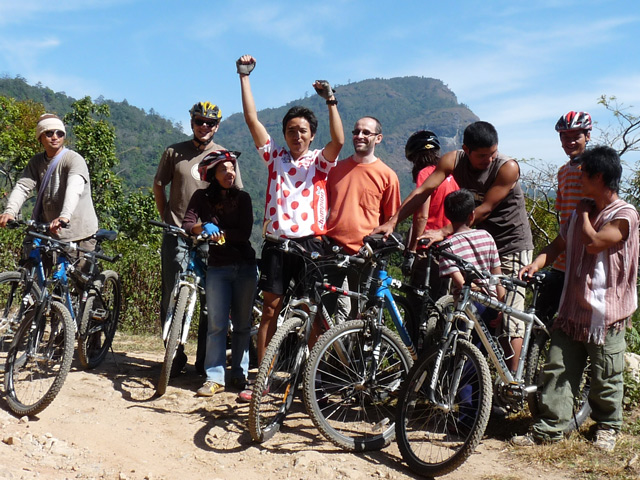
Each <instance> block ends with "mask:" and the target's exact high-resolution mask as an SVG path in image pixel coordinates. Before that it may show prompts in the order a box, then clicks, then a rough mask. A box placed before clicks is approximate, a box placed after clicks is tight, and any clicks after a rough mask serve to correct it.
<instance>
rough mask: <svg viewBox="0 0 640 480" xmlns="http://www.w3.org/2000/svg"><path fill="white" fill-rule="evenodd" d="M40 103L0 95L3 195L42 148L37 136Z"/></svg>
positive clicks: (40, 109) (40, 111) (1, 179)
mask: <svg viewBox="0 0 640 480" xmlns="http://www.w3.org/2000/svg"><path fill="white" fill-rule="evenodd" d="M43 113H44V108H43V107H42V105H41V104H39V103H36V102H34V101H32V100H25V101H19V100H15V99H13V98H7V97H2V96H0V195H5V194H6V193H8V192H10V191H11V190H12V189H13V186H14V185H15V182H16V180H17V178H18V176H19V175H20V173H21V172H22V170H23V169H24V167H25V166H26V165H27V162H29V159H30V158H31V157H32V156H33V155H35V153H36V152H38V151H39V149H40V144H39V143H38V141H37V140H36V138H35V133H36V124H37V123H38V117H40V115H42V114H43Z"/></svg>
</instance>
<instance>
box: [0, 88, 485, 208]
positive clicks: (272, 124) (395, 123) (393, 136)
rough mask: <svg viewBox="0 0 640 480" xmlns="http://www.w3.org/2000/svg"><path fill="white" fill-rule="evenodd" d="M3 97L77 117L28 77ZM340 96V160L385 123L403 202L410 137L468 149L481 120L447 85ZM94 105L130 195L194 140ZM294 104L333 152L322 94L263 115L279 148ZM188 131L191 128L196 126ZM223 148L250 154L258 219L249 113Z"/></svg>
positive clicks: (149, 117) (146, 115) (258, 164)
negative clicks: (372, 126) (367, 118)
mask: <svg viewBox="0 0 640 480" xmlns="http://www.w3.org/2000/svg"><path fill="white" fill-rule="evenodd" d="M0 95H3V96H7V97H13V98H16V99H18V100H26V99H31V100H34V101H37V102H41V103H43V104H44V106H45V109H46V110H47V111H51V112H55V113H57V114H59V115H64V114H65V113H67V112H69V111H70V110H71V104H72V103H73V102H74V101H75V99H73V98H71V97H69V96H67V95H66V94H65V93H64V92H57V93H56V92H53V90H51V89H49V88H46V87H43V86H42V85H40V84H38V85H36V86H30V85H28V84H27V83H26V82H25V80H24V79H23V78H21V77H17V78H0ZM336 97H337V98H338V100H339V102H340V103H339V105H338V108H339V110H340V115H341V117H342V120H343V124H344V129H345V132H346V144H345V147H344V149H343V151H342V153H341V155H340V158H346V157H347V156H349V155H351V153H352V152H353V148H352V144H351V135H350V134H349V132H350V131H351V129H352V128H353V124H354V123H355V121H356V120H357V119H358V118H360V117H362V116H364V115H371V116H374V117H376V118H378V119H379V120H380V121H381V123H382V127H383V134H384V139H383V141H382V144H381V145H380V146H379V147H378V148H377V149H376V153H378V155H379V156H380V157H381V158H382V159H383V160H384V161H385V162H386V163H388V164H389V165H390V166H391V167H393V168H394V169H395V170H396V171H397V172H398V175H399V177H400V182H401V186H402V192H403V196H404V195H406V194H407V193H408V192H409V191H410V190H411V188H412V183H411V178H410V166H411V165H410V164H409V162H408V161H407V160H406V159H405V158H404V144H405V142H406V139H407V138H408V136H409V135H410V134H411V133H412V132H414V131H416V130H420V129H430V130H433V131H435V132H436V133H437V134H438V135H439V137H440V140H441V142H442V144H443V150H444V151H447V150H450V149H454V148H458V147H459V146H460V144H461V140H462V131H463V130H464V128H465V127H466V126H467V125H468V124H469V123H471V122H473V121H475V120H477V119H478V117H476V115H474V113H473V112H472V111H471V110H469V108H468V107H467V106H466V105H464V104H460V103H458V100H457V98H456V96H455V94H454V93H453V92H452V91H451V90H450V89H449V88H448V87H447V86H446V85H445V84H444V83H443V82H442V81H440V80H436V79H433V78H424V77H402V78H391V79H371V80H363V81H361V82H356V83H350V84H348V85H338V86H337V87H336ZM258 100H259V99H258ZM94 101H95V102H97V103H102V102H104V103H107V104H108V105H109V107H110V109H111V122H112V123H113V125H114V126H115V128H116V135H117V139H116V142H117V151H118V157H119V159H120V166H119V167H118V172H119V173H120V174H121V175H122V177H123V179H124V181H125V185H126V186H128V187H129V188H137V187H149V186H151V183H152V179H153V175H154V173H155V170H156V167H157V165H158V160H159V159H160V156H161V154H162V151H163V149H164V148H165V147H166V146H167V145H170V144H172V143H175V142H178V141H182V140H184V139H186V138H188V136H187V135H185V134H184V133H183V132H182V126H181V125H180V124H174V123H172V122H171V121H169V120H167V119H165V118H163V117H162V116H160V115H159V114H158V113H157V112H155V111H154V110H153V109H152V110H151V111H150V112H145V111H144V110H142V109H140V108H137V107H134V106H132V105H129V104H128V102H127V101H126V100H124V101H123V102H113V101H111V100H105V99H104V98H102V97H99V98H97V99H94ZM293 105H304V106H307V107H309V108H311V109H312V110H313V111H314V112H315V113H316V115H317V116H318V121H319V126H318V133H317V134H316V138H315V141H314V143H313V145H312V147H317V148H319V147H321V146H323V145H325V144H326V143H327V142H328V141H329V127H328V125H329V122H328V114H327V107H326V105H325V104H324V100H323V99H322V98H320V97H319V96H317V95H315V93H313V94H312V95H311V96H309V97H306V98H302V99H298V100H294V101H292V102H290V103H288V104H286V105H283V106H282V107H278V108H270V109H265V110H261V111H260V112H259V117H260V120H261V121H262V122H263V123H264V125H265V126H266V127H267V130H268V131H269V132H270V133H271V135H273V137H274V138H275V140H276V142H278V143H280V144H284V140H283V137H282V117H283V116H284V114H285V113H286V111H287V110H288V109H289V108H290V107H291V106H293ZM186 128H187V129H189V127H188V126H186ZM216 141H217V142H218V143H220V144H221V145H224V146H225V147H227V148H230V149H235V150H240V151H241V152H243V155H242V157H241V159H240V162H241V165H242V173H243V181H244V183H245V187H246V189H247V190H248V191H249V192H250V193H251V195H252V197H253V199H254V207H255V208H256V212H260V211H261V209H262V205H263V204H264V195H265V188H266V181H265V179H266V168H265V167H264V165H263V163H262V160H261V159H260V157H259V156H258V154H257V152H256V149H255V147H254V145H253V142H252V140H251V136H250V135H249V130H248V129H247V127H246V125H245V123H244V119H243V116H242V114H234V115H231V116H230V117H227V118H225V119H224V120H223V121H222V124H221V126H220V130H219V132H218V134H217V135H216Z"/></svg>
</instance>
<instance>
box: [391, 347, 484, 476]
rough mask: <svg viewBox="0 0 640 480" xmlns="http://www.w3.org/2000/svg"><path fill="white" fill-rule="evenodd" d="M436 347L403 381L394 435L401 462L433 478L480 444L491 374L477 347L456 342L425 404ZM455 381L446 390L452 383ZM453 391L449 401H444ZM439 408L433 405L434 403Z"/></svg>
mask: <svg viewBox="0 0 640 480" xmlns="http://www.w3.org/2000/svg"><path fill="white" fill-rule="evenodd" d="M440 353H441V350H440V349H437V350H434V351H433V352H431V353H429V354H428V355H424V356H422V357H421V359H420V360H418V361H417V362H416V363H415V364H414V366H413V368H412V369H411V372H410V373H409V377H408V378H407V380H406V381H405V382H404V385H403V387H402V391H401V393H400V399H399V402H398V409H397V416H396V434H397V441H398V447H399V449H400V453H401V454H402V458H403V460H404V461H405V462H406V463H407V465H409V468H411V470H413V471H414V472H415V473H417V474H419V475H422V476H425V477H435V476H440V475H445V474H447V473H450V472H452V471H453V470H455V469H456V468H458V467H459V466H460V465H462V464H463V463H464V462H465V460H466V459H467V458H468V457H469V456H470V455H471V454H472V453H473V451H474V450H475V448H476V447H477V446H478V444H479V443H480V440H482V436H483V434H484V431H485V429H486V427H487V422H488V420H489V415H490V413H491V397H492V393H491V392H492V385H491V374H490V373H489V366H488V364H487V362H486V359H485V358H484V357H483V356H482V354H481V353H480V351H479V350H478V348H477V347H475V346H474V345H472V344H471V343H469V342H467V341H466V340H458V341H457V342H456V345H455V349H453V348H451V347H449V348H448V350H447V351H446V352H445V353H444V355H443V357H442V364H441V369H440V373H439V374H438V378H437V386H436V389H435V391H434V392H433V400H435V402H434V401H432V400H430V398H429V397H430V395H429V391H428V386H429V384H430V383H431V377H432V372H433V369H434V362H435V361H436V359H437V357H438V355H439V354H440ZM456 370H457V371H459V372H460V373H461V375H460V377H461V378H460V381H459V383H458V386H457V387H455V386H454V388H455V392H451V391H450V389H451V387H452V385H451V382H452V379H454V378H455V376H454V375H455V372H456ZM451 393H454V397H453V398H454V402H456V403H455V404H451V402H450V401H447V400H446V398H447V396H449V397H450V395H451ZM438 401H439V402H441V403H442V405H441V406H438V405H436V402H438Z"/></svg>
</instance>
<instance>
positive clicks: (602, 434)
mask: <svg viewBox="0 0 640 480" xmlns="http://www.w3.org/2000/svg"><path fill="white" fill-rule="evenodd" d="M617 439H618V432H616V431H615V430H614V429H613V428H599V429H598V430H596V438H595V439H594V441H593V445H594V446H595V447H596V448H599V449H600V450H604V451H605V452H612V451H613V449H614V448H616V440H617Z"/></svg>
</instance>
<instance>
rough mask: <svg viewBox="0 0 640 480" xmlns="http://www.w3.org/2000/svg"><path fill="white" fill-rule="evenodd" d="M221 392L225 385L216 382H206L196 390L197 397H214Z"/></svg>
mask: <svg viewBox="0 0 640 480" xmlns="http://www.w3.org/2000/svg"><path fill="white" fill-rule="evenodd" d="M220 392H224V385H220V384H219V383H216V382H205V384H204V385H203V386H201V387H200V388H199V389H198V391H197V392H196V397H213V396H214V395H215V394H216V393H220Z"/></svg>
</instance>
